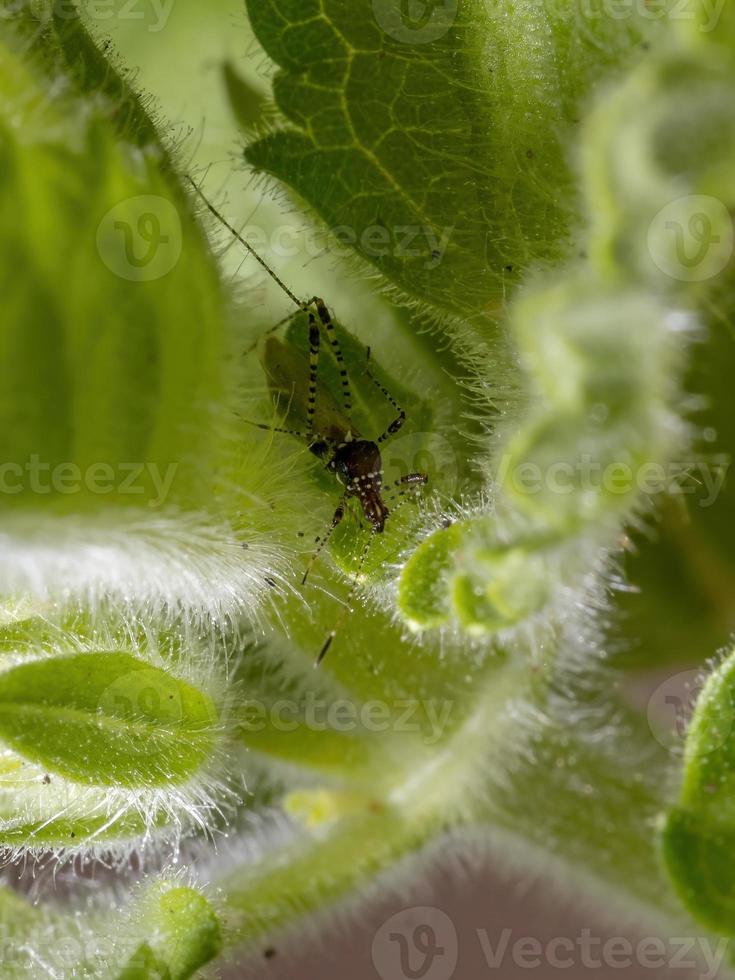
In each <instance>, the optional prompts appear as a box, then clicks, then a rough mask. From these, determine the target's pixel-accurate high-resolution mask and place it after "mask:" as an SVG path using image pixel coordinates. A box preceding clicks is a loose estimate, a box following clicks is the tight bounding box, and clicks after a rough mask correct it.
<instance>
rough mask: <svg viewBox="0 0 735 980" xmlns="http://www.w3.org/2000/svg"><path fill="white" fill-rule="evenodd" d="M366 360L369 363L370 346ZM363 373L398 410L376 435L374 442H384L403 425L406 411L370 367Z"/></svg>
mask: <svg viewBox="0 0 735 980" xmlns="http://www.w3.org/2000/svg"><path fill="white" fill-rule="evenodd" d="M367 360H368V363H369V361H370V348H369V347H368V349H367ZM365 373H366V374H367V376H368V378H370V380H371V381H372V383H373V384H374V385H375V387H376V388H377V389H378V390H379V391H380V392H381V393H382V394H383V395H384V396H385V397H386V398H387V399H388V401H389V402H390V403H391V405H392V406H393V408H395V410H396V411H397V412H398V415H397V416H396V418H394V419H393V421H392V422H391V424H390V425H389V426H388V428H387V429H386V430H385V432H384V433H383V434H382V435H380V436H378V438H377V440H376V442H378V443H381V442H385V440H386V439H388V438H389V437H390V436H392V435H395V433H396V432H398V430H399V429H400V428H401V426H402V425H403V423H404V422H405V421H406V413H405V411H404V410H403V409H402V408H401V406H400V405H399V404H398V402H397V401H396V400H395V398H394V397H393V395H391V393H390V392H389V391H388V389H387V388H386V387H385V386H384V385H382V384H381V383H380V382H379V381H378V379H377V378H376V377H375V375H374V374H373V373H372V372H371V370H370V368H368V367H366V368H365Z"/></svg>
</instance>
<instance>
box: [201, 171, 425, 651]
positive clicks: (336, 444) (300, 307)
mask: <svg viewBox="0 0 735 980" xmlns="http://www.w3.org/2000/svg"><path fill="white" fill-rule="evenodd" d="M190 183H191V184H192V186H193V188H194V190H195V191H196V193H197V194H198V196H199V197H200V198H201V199H202V201H203V202H204V204H205V205H206V207H207V208H208V210H209V211H210V212H211V213H212V214H213V215H214V216H215V217H216V218H217V220H218V221H220V222H221V224H222V225H223V226H224V227H225V228H227V230H228V231H229V232H230V233H231V234H232V235H233V236H234V237H235V238H236V239H237V240H238V241H239V242H240V243H241V244H242V245H243V246H244V248H246V249H247V250H248V252H249V253H250V254H251V255H252V256H253V258H254V259H255V260H256V261H257V262H258V263H259V264H260V265H261V266H262V268H263V269H264V270H265V272H266V273H267V274H268V275H269V276H270V277H271V279H273V280H274V282H276V283H277V285H278V286H279V287H280V288H281V290H282V291H283V292H284V293H285V294H286V295H287V296H288V298H289V299H290V300H291V301H292V302H293V303H294V305H295V306H296V310H295V311H294V312H293V313H292V314H291V315H290V316H288V317H286V319H284V320H281V321H279V322H278V323H276V324H275V325H274V326H273V327H271V328H270V330H268V331H267V335H268V334H272V333H273V332H274V331H275V330H277V329H278V328H279V327H281V326H283V325H284V324H285V323H287V322H288V321H289V320H292V319H293V318H294V317H295V316H298V314H299V313H306V314H307V317H308V347H309V361H308V394H307V401H306V412H305V421H304V425H303V427H302V428H300V429H287V428H280V427H277V426H272V425H270V424H265V423H262V422H250V424H251V425H255V426H257V428H260V429H266V430H268V431H275V432H282V433H286V434H288V435H291V436H295V437H297V438H300V439H302V440H303V441H304V442H305V443H306V445H307V447H308V449H309V451H310V452H311V453H313V454H314V455H315V456H317V457H318V458H319V459H320V460H322V461H323V462H324V465H325V469H326V470H327V471H329V472H330V473H332V474H333V475H334V476H335V477H336V479H337V481H338V482H339V484H340V485H341V487H342V494H341V496H340V500H339V502H338V504H337V507H336V509H335V511H334V516H333V517H332V520H331V523H330V525H329V527H328V529H327V531H326V533H325V534H323V535H322V536H321V537H320V538H317V541H316V548H315V551H314V553H313V554H312V556H311V558H310V560H309V562H308V564H307V567H306V571H305V572H304V576H303V578H302V585H304V584H306V581H307V579H308V577H309V573H310V572H311V570H312V568H313V567H314V565H315V563H316V562H317V560H318V558H319V556H320V554H321V553H322V551H323V549H324V547H325V546H326V544H327V542H328V541H329V539H330V537H331V535H332V533H333V532H334V530H335V529H336V528H337V527H338V526H339V524H340V523H341V522H342V520H343V518H344V516H345V513H346V511H347V508H348V502H349V501H350V500H353V499H354V500H357V502H358V503H359V505H360V507H361V509H362V513H363V515H364V517H365V520H366V521H367V523H368V525H369V527H370V530H371V534H370V537H369V538H368V539H367V541H366V542H365V545H364V546H363V549H362V552H361V554H360V558H359V561H358V564H357V571H356V573H355V576H354V579H353V583H352V587H351V589H350V592H349V595H348V597H347V600H346V603H345V606H344V609H343V611H342V614H341V616H340V617H339V619H338V620H337V622H336V623H335V624H334V626H333V628H332V629H331V630H330V632H329V634H328V635H327V638H326V640H325V641H324V644H323V645H322V648H321V650H320V651H319V654H318V656H317V658H316V662H315V664H314V666H315V667H317V666H319V664H320V663H321V662H322V660H323V659H324V657H325V656H326V654H327V651H328V650H329V648H330V646H331V644H332V641H333V640H334V638H335V636H336V635H337V633H338V632H339V629H340V627H341V625H342V623H343V621H344V618H345V617H346V615H347V614H348V613H349V612H350V611H351V605H350V604H351V602H352V599H353V597H354V594H355V590H356V588H357V583H358V581H359V578H360V573H361V571H362V569H363V567H364V564H365V561H366V559H367V556H368V552H369V550H370V545H371V543H372V541H373V539H374V537H375V535H377V534H382V533H383V530H384V528H385V523H386V520H387V519H388V517H389V515H390V514H391V513H392V512H393V511H394V510H395V508H393V509H392V510H391V509H390V508H389V507H388V504H387V503H386V493H385V486H384V483H383V463H382V458H381V447H382V446H383V444H384V443H385V442H386V441H387V440H388V439H390V437H391V436H393V435H395V434H396V433H397V432H398V431H399V430H400V429H401V427H402V426H403V424H404V422H405V421H406V412H405V411H404V409H402V408H401V406H400V405H399V404H398V402H397V401H396V400H395V398H394V397H393V396H392V395H391V394H390V392H389V391H388V389H387V388H386V387H385V386H384V385H383V384H381V382H380V381H379V380H378V379H377V378H376V377H375V375H374V374H373V373H372V372H371V371H370V368H369V361H370V348H369V347H368V348H367V352H366V359H365V368H364V371H365V374H366V375H367V377H368V378H369V379H370V381H371V382H372V383H373V385H374V386H375V387H376V389H377V390H378V391H380V393H381V394H382V395H383V397H384V398H385V399H386V401H387V402H388V403H389V404H390V405H391V407H392V408H393V410H394V411H395V413H396V414H395V416H394V418H393V420H392V421H391V422H390V424H389V425H388V426H387V428H386V429H384V431H383V432H381V433H380V434H378V435H377V436H376V437H375V438H374V439H370V438H365V437H363V436H362V435H361V434H360V433H359V432H358V431H357V430H356V428H355V427H354V425H353V423H352V409H353V395H352V388H351V384H350V377H349V372H348V370H347V366H346V363H345V359H344V356H343V353H342V349H341V346H340V342H339V338H338V336H337V332H336V330H335V326H334V322H333V320H332V316H331V314H330V312H329V310H328V308H327V305H326V303H325V302H324V300H323V299H321V298H320V297H319V296H313V297H312V298H311V299H309V300H307V301H303V300H300V299H299V298H298V297H297V296H296V294H295V293H293V292H292V291H291V289H289V287H288V286H287V285H286V284H285V283H284V282H283V280H282V279H281V278H280V277H279V276H278V275H277V274H276V273H275V272H274V270H273V269H271V268H270V266H269V265H268V263H267V262H266V261H265V260H264V259H263V258H262V257H261V256H260V255H258V253H257V252H256V251H255V249H254V248H253V247H252V246H251V245H250V244H249V243H248V242H247V241H246V240H245V239H244V238H243V237H242V236H241V235H240V234H239V232H237V231H236V230H235V228H233V227H232V225H231V224H229V222H228V221H227V220H226V219H225V218H224V217H223V216H222V215H221V214H220V213H219V211H217V210H216V208H215V207H214V206H213V205H212V204H211V203H210V202H209V201H208V200H207V198H206V197H205V196H204V194H203V193H202V191H201V190H200V189H199V187H198V186H197V185H196V184H195V183H194V181H193V180H191V179H190ZM322 335H324V337H325V338H326V341H327V344H328V349H329V350H330V352H331V356H332V357H333V358H334V362H335V363H336V367H337V371H338V375H339V385H340V390H341V402H342V405H341V409H338V408H337V407H336V406H335V407H334V408H332V410H331V411H323V412H321V413H318V400H319V397H320V396H319V388H318V379H319V364H320V356H321V353H322ZM269 343H273V341H269ZM276 354H277V350H276V349H275V348H274V349H272V355H273V356H271V357H270V358H269V363H271V364H273V365H274V367H275V371H276V374H277V375H280V377H278V376H277V377H276V379H275V381H276V383H278V382H280V383H281V385H282V387H283V388H284V389H285V388H286V387H287V385H288V382H289V381H291V382H293V378H289V374H290V373H291V371H292V370H293V369H294V365H293V363H290V362H289V361H288V358H287V357H283V356H282V358H281V361H282V363H280V364H279V359H278V356H276ZM322 397H323V398H324V397H325V396H322ZM246 421H250V420H246ZM428 479H429V478H428V476H427V474H425V473H408V474H406V475H404V476H402V477H400V478H399V479H398V480H395V481H394V483H393V487H392V489H393V490H394V491H395V492H397V493H398V494H399V496H403V495H404V494H405V492H406V491H407V490H408V489H409V488H411V487H416V486H419V485H425V484H426V483H428Z"/></svg>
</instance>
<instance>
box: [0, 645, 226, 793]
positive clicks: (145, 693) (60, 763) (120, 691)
mask: <svg viewBox="0 0 735 980" xmlns="http://www.w3.org/2000/svg"><path fill="white" fill-rule="evenodd" d="M215 727H216V712H215V710H214V707H213V704H212V702H211V700H210V699H209V697H208V696H207V695H206V694H204V693H203V692H202V691H199V690H197V689H196V688H195V687H193V686H192V685H191V684H187V683H186V682H184V681H181V680H179V679H178V678H176V677H173V676H171V675H170V674H168V673H166V672H165V671H163V670H161V669H160V668H158V667H152V666H151V665H150V664H149V663H146V662H145V661H143V660H138V659H137V658H135V657H132V656H130V654H127V653H84V654H78V655H75V656H71V657H52V658H49V659H46V660H40V661H37V662H34V663H28V664H23V665H21V666H19V667H14V668H12V669H11V670H8V671H5V672H4V673H2V674H0V738H2V739H3V740H4V741H5V742H6V743H7V744H8V745H9V746H10V747H12V748H13V749H14V750H15V751H16V752H18V753H19V754H20V755H22V756H24V757H25V758H27V759H29V760H31V761H33V762H37V763H39V764H40V765H43V766H46V767H47V768H48V769H49V770H50V771H52V772H53V773H56V774H59V775H61V776H64V777H66V778H68V779H71V780H73V781H77V782H82V783H91V784H95V785H102V786H116V785H118V786H125V787H145V786H164V785H168V784H171V783H181V782H184V781H186V780H187V779H190V778H191V777H192V776H194V775H195V774H196V772H197V770H198V769H199V768H200V767H201V766H202V765H203V764H204V763H205V762H206V760H207V759H208V757H209V755H210V753H211V751H212V748H213V744H214V731H215Z"/></svg>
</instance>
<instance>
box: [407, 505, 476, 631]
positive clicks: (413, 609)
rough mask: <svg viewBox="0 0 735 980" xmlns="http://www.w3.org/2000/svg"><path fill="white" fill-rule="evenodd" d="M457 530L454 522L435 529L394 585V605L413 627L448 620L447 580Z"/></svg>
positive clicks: (451, 569) (458, 538)
mask: <svg viewBox="0 0 735 980" xmlns="http://www.w3.org/2000/svg"><path fill="white" fill-rule="evenodd" d="M461 533H462V532H461V528H460V526H459V525H458V524H452V525H450V526H449V527H446V528H442V529H441V530H439V531H435V532H434V533H433V534H432V535H431V536H430V537H429V538H427V540H426V541H424V542H423V543H422V544H420V545H419V547H418V548H417V549H416V550H415V551H414V553H413V554H412V555H411V557H410V558H409V560H408V561H407V562H406V565H405V567H404V569H403V572H402V574H401V580H400V584H399V588H398V608H399V610H400V612H401V615H402V616H403V617H404V618H405V620H406V622H407V623H408V624H409V625H410V626H411V627H412V628H413V629H416V630H421V629H434V628H436V627H438V626H443V625H445V624H446V623H448V622H449V620H450V618H451V615H452V605H451V598H450V588H449V580H450V578H451V576H452V575H453V573H454V568H455V558H454V551H455V549H456V548H457V547H458V545H459V543H460V541H461Z"/></svg>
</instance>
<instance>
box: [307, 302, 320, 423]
mask: <svg viewBox="0 0 735 980" xmlns="http://www.w3.org/2000/svg"><path fill="white" fill-rule="evenodd" d="M319 342H320V341H319V327H318V326H317V322H316V318H315V316H314V314H313V313H311V312H310V313H309V401H308V405H307V407H306V431H307V432H308V433H309V434H311V433H312V432H313V431H314V412H315V411H316V379H317V373H318V371H319Z"/></svg>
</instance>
